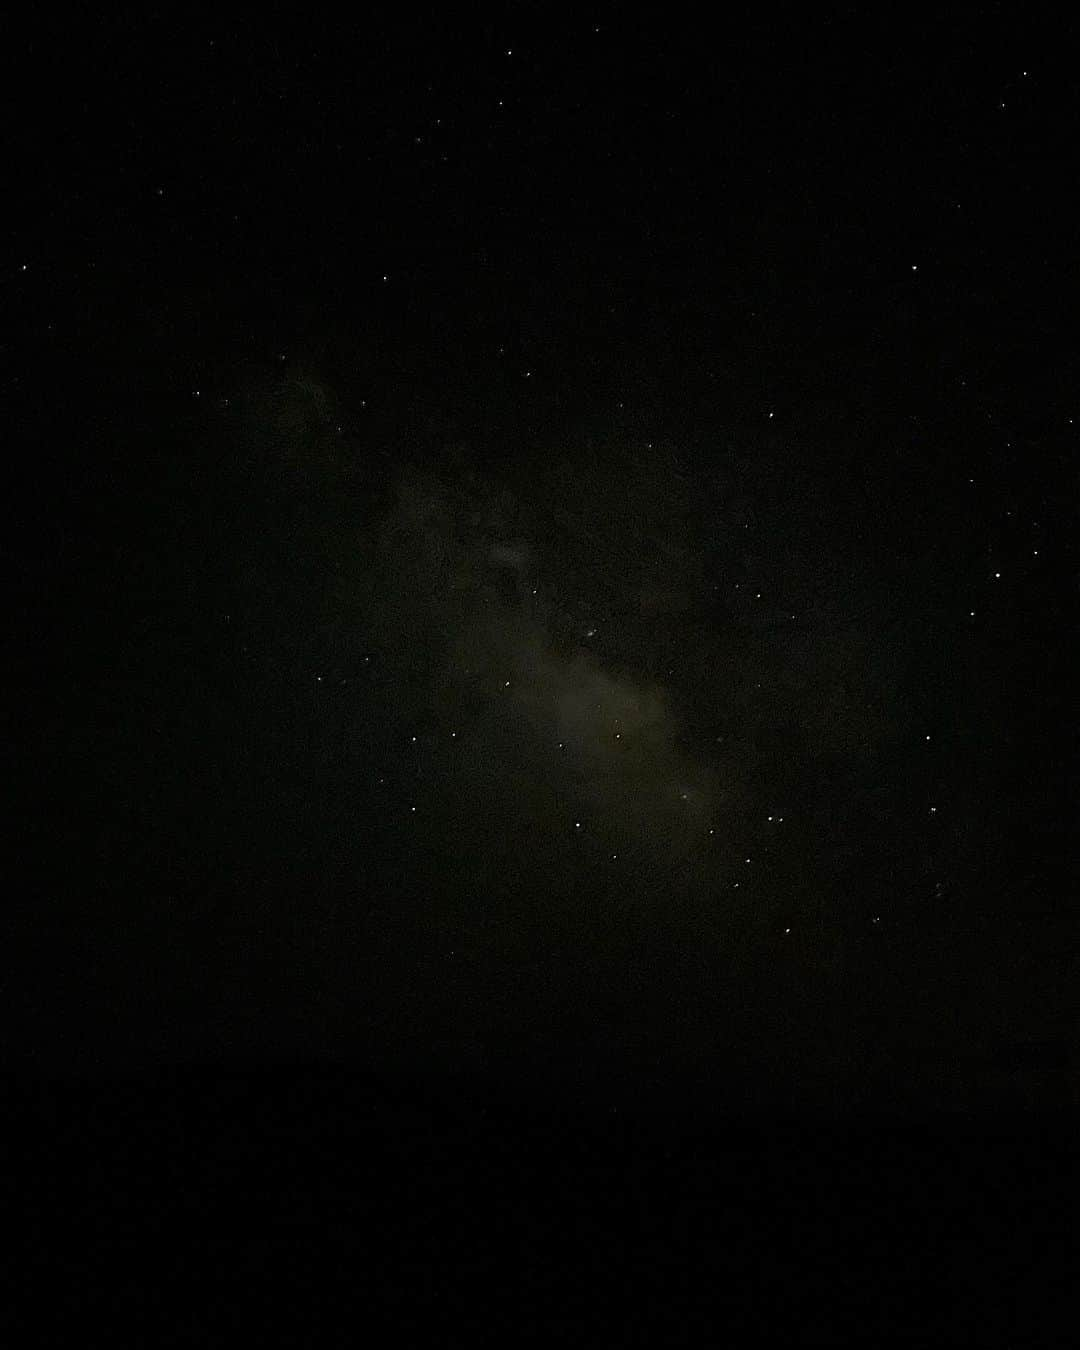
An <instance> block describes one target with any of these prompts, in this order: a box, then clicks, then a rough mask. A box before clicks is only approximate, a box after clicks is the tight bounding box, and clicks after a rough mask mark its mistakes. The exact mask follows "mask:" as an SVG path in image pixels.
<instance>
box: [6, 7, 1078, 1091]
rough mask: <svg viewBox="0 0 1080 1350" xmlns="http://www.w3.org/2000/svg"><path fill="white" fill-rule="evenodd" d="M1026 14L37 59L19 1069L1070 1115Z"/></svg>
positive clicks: (141, 23) (1068, 286) (1054, 428)
mask: <svg viewBox="0 0 1080 1350" xmlns="http://www.w3.org/2000/svg"><path fill="white" fill-rule="evenodd" d="M357 13H358V14H359V11H357ZM1002 13H1004V11H1003V10H999V9H998V8H997V7H994V8H992V9H991V8H990V7H988V13H987V14H984V15H983V17H982V18H981V19H979V20H978V21H976V22H974V23H969V22H968V20H969V17H970V16H967V15H964V16H960V15H959V13H958V15H957V17H956V19H955V21H949V20H947V19H941V20H938V21H937V23H936V25H930V26H927V25H925V24H922V23H918V24H916V23H912V24H911V25H910V26H909V25H907V24H906V23H905V22H904V21H903V20H902V19H901V18H899V17H897V18H896V19H895V20H888V19H886V18H885V17H884V16H883V15H878V14H877V13H876V12H874V11H873V10H872V7H871V8H868V9H867V10H866V15H865V18H856V17H853V16H852V14H851V12H849V11H847V10H841V11H838V12H837V13H836V14H835V15H833V16H832V17H827V16H824V15H823V14H821V13H819V12H818V10H817V9H815V10H814V13H813V15H812V16H811V15H807V16H804V18H803V19H802V20H801V21H800V22H799V23H796V24H795V26H794V27H789V28H786V29H784V30H783V31H782V32H781V31H779V29H778V21H777V22H776V23H774V21H773V18H769V17H768V16H765V15H763V17H762V18H761V20H760V21H758V20H756V19H749V18H746V17H745V16H744V17H743V18H742V19H738V18H736V19H731V20H727V19H725V20H724V23H725V24H728V25H729V26H728V27H727V28H726V29H725V28H723V27H722V26H721V27H720V28H717V29H716V30H714V31H713V32H712V33H710V34H708V35H706V34H705V33H704V32H703V31H701V30H700V29H698V28H697V27H695V26H694V25H692V24H688V23H687V22H685V21H681V20H677V19H674V18H672V17H670V16H669V15H668V14H667V13H666V12H662V11H660V10H656V11H654V12H653V13H652V14H651V15H646V16H645V17H641V16H639V15H638V14H637V13H636V12H634V13H633V14H632V13H631V11H630V9H624V10H618V9H616V8H614V7H610V6H599V7H596V6H594V7H592V8H591V9H590V8H589V7H585V8H580V9H575V10H573V11H572V12H571V13H570V14H569V16H567V15H563V16H562V17H559V18H553V17H552V16H551V15H550V14H548V13H546V12H545V13H542V12H541V11H540V9H539V8H535V9H534V8H533V7H531V6H524V5H523V6H516V7H508V8H507V9H506V11H505V12H503V13H502V15H501V17H497V18H496V17H492V18H488V19H485V20H483V21H480V20H477V19H475V18H466V17H463V16H462V15H451V14H447V13H443V12H442V11H441V10H439V11H436V12H435V13H434V14H417V15H415V16H413V17H408V16H405V15H398V16H396V17H392V18H388V17H383V18H380V19H374V20H373V19H370V18H369V17H367V16H366V13H365V15H364V16H363V17H354V18H343V19H339V20H338V21H337V26H335V25H334V24H329V23H326V22H315V21H314V20H310V19H309V18H308V17H307V16H306V15H305V14H298V15H297V16H296V18H295V21H294V22H292V23H289V22H285V21H276V22H275V23H274V24H273V25H272V26H267V25H264V24H263V23H262V22H260V23H258V24H257V25H255V26H244V25H242V24H240V23H233V22H223V23H222V24H221V25H220V26H217V25H215V24H213V23H209V24H202V23H199V22H196V21H195V20H191V21H189V22H186V23H178V24H177V25H176V26H170V24H168V23H167V22H165V21H164V20H162V19H161V18H160V17H145V16H143V15H142V14H141V13H139V14H136V15H134V16H132V15H128V16H126V17H124V18H123V19H119V18H118V19H115V20H114V19H112V18H110V17H108V16H106V17H104V18H97V17H95V18H93V19H92V20H84V21H83V24H82V26H81V27H79V26H78V25H76V27H74V28H71V27H66V26H65V27H64V28H63V29H62V30H61V27H60V25H59V23H57V25H56V26H55V27H53V28H51V29H50V28H49V27H48V25H47V22H45V21H43V22H42V24H41V25H39V27H38V28H37V29H36V30H35V31H33V32H28V33H27V34H25V35H20V36H18V37H17V38H15V39H13V40H12V41H11V42H10V43H9V44H8V50H7V53H6V56H5V61H6V62H7V63H10V65H11V69H10V71H9V79H10V78H17V86H18V87H19V88H21V89H22V90H23V91H24V93H23V94H22V96H21V97H22V100H23V109H22V113H21V115H19V116H17V117H14V118H13V119H9V124H8V126H7V127H6V128H5V133H4V135H5V143H6V147H7V162H8V171H7V174H6V175H5V176H6V179H7V180H8V189H9V193H8V200H7V207H6V210H5V213H4V240H5V247H4V250H3V254H4V259H3V264H2V277H0V285H2V291H0V296H2V304H3V312H4V317H5V329H6V337H5V339H4V346H3V352H2V355H3V371H2V379H3V391H4V392H3V398H4V406H5V409H6V416H5V421H6V422H7V424H8V426H9V428H12V427H14V428H17V432H16V435H17V436H18V437H19V438H20V441H19V444H20V445H21V446H22V447H23V448H21V449H20V450H19V451H18V453H17V454H13V455H11V456H10V457H8V459H9V472H11V475H12V477H11V488H10V492H9V497H10V504H11V508H12V511H11V513H12V515H13V517H14V527H13V529H12V530H11V531H9V537H8V545H9V570H12V571H13V572H14V574H15V581H16V590H17V597H16V602H15V604H14V605H13V606H12V612H11V614H10V617H9V639H11V648H12V652H13V655H12V657H11V659H10V662H9V670H10V671H11V679H12V690H13V691H12V693H11V694H10V695H9V704H8V710H9V714H10V720H11V723H12V726H11V731H10V736H9V742H10V747H11V748H10V756H11V759H10V762H11V763H12V764H13V767H14V774H13V776H14V779H15V786H16V792H15V803H14V811H13V813H12V815H13V822H14V824H15V826H16V846H15V848H16V856H17V864H16V865H15V866H14V867H13V868H12V869H11V870H12V874H13V875H16V874H17V875H18V877H19V880H18V883H17V885H15V886H14V887H13V889H12V891H11V892H10V893H9V894H8V897H7V899H6V901H5V908H6V911H7V925H6V933H7V936H6V939H5V948H6V953H7V957H8V960H7V961H5V966H8V967H9V974H8V977H7V978H6V980H5V1000H4V1001H5V1004H6V1005H7V1008H8V1011H7V1013H6V1014H5V1018H4V1040H5V1059H6V1060H7V1061H8V1062H9V1063H11V1064H13V1065H15V1066H16V1067H17V1068H19V1070H20V1072H22V1071H32V1072H34V1073H45V1074H55V1073H61V1074H70V1073H75V1074H77V1075H82V1076H85V1075H87V1074H90V1075H91V1076H92V1075H94V1074H99V1073H112V1072H118V1071H124V1072H128V1071H130V1070H132V1069H134V1070H138V1071H142V1070H144V1069H147V1068H153V1069H155V1070H158V1069H160V1068H161V1066H167V1065H198V1066H208V1067H213V1066H226V1067H227V1066H230V1065H239V1066H256V1065H270V1066H273V1065H278V1064H297V1063H300V1064H308V1065H310V1064H315V1065H333V1066H345V1067H347V1068H348V1069H349V1071H350V1072H361V1073H372V1074H384V1075H385V1074H393V1075H398V1076H401V1075H404V1076H405V1077H410V1076H411V1077H412V1078H413V1079H414V1080H415V1081H417V1082H420V1083H426V1084H432V1083H439V1084H444V1083H449V1084H451V1085H454V1084H461V1085H462V1087H461V1091H462V1092H465V1091H466V1090H468V1091H470V1092H472V1091H475V1090H476V1085H477V1084H478V1083H498V1084H504V1085H505V1084H511V1083H512V1084H514V1085H515V1086H514V1091H515V1092H522V1093H524V1094H525V1095H526V1096H528V1095H529V1094H530V1093H532V1094H534V1096H535V1097H536V1099H538V1100H543V1101H544V1102H548V1103H550V1102H551V1101H553V1100H559V1099H565V1098H567V1097H568V1096H569V1097H572V1098H574V1099H575V1100H576V1099H578V1098H580V1097H581V1095H582V1094H585V1095H587V1094H589V1093H592V1094H593V1095H594V1096H595V1098H596V1099H597V1100H598V1101H601V1102H607V1101H611V1102H616V1101H618V1102H620V1103H622V1102H625V1101H627V1100H635V1099H645V1098H648V1099H658V1100H660V1101H663V1102H668V1103H670V1102H675V1101H682V1100H684V1098H685V1096H686V1094H689V1096H690V1097H691V1098H693V1097H694V1094H695V1093H698V1094H700V1093H702V1092H707V1093H708V1094H709V1097H710V1099H711V1100H713V1101H714V1102H719V1103H721V1104H722V1107H723V1109H725V1110H730V1111H731V1112H733V1113H735V1114H738V1113H739V1112H741V1111H744V1110H759V1109H762V1108H765V1109H771V1108H772V1107H775V1108H776V1109H777V1110H783V1111H788V1112H790V1111H794V1112H796V1113H801V1112H814V1113H816V1112H821V1111H824V1112H826V1113H830V1112H832V1113H835V1112H840V1113H841V1114H843V1113H845V1112H849V1111H850V1112H857V1111H860V1110H862V1109H867V1110H871V1111H884V1112H885V1113H886V1114H889V1113H895V1114H896V1115H898V1116H899V1115H903V1114H906V1113H911V1112H913V1111H914V1112H916V1113H918V1112H920V1111H930V1112H935V1111H942V1110H944V1111H960V1112H966V1113H980V1112H982V1113H994V1112H998V1111H1006V1112H1010V1111H1019V1112H1025V1111H1026V1112H1030V1111H1040V1110H1043V1109H1044V1108H1045V1109H1053V1110H1057V1109H1060V1108H1064V1107H1065V1106H1066V1105H1067V1104H1068V1103H1069V1102H1072V1103H1073V1104H1075V1087H1074V1086H1073V1084H1074V1081H1075V1066H1076V1058H1075V1024H1074V1020H1073V1013H1072V1012H1071V1011H1070V1009H1071V1008H1072V1006H1073V1005H1072V999H1071V997H1070V991H1071V988H1072V984H1073V976H1074V973H1075V967H1074V959H1075V955H1076V937H1077V927H1076V918H1075V914H1076V911H1075V903H1074V901H1073V900H1072V899H1070V896H1073V895H1074V894H1075V889H1074V887H1075V876H1074V875H1073V866H1072V864H1073V857H1074V852H1073V843H1072V840H1073V825H1074V821H1075V793H1074V792H1073V791H1072V783H1073V781H1074V780H1073V779H1072V775H1071V765H1072V760H1073V758H1074V752H1075V738H1074V722H1075V702H1074V699H1073V697H1071V696H1070V684H1071V679H1070V674H1071V669H1072V667H1071V664H1070V663H1069V662H1068V661H1067V659H1066V651H1067V648H1068V645H1069V641H1070V638H1071V637H1072V636H1074V633H1073V630H1074V629H1075V608H1074V605H1075V596H1076V551H1075V550H1076V505H1077V486H1078V482H1077V475H1076V460H1075V455H1076V446H1077V437H1078V435H1080V424H1074V419H1080V402H1078V401H1077V377H1078V375H1080V345H1078V342H1077V336H1076V328H1075V313H1076V311H1075V298H1076V281H1077V274H1076V273H1077V258H1078V256H1080V253H1078V243H1080V241H1078V239H1077V230H1076V217H1075V211H1074V208H1073V207H1072V206H1071V205H1070V204H1069V203H1070V196H1071V192H1072V187H1073V181H1072V180H1073V179H1074V177H1075V146H1076V137H1077V132H1078V130H1080V127H1078V108H1080V102H1078V94H1080V89H1078V86H1077V83H1076V80H1075V72H1074V71H1073V70H1072V69H1070V68H1068V67H1067V66H1066V65H1065V64H1064V62H1063V61H1062V59H1061V53H1062V51H1063V50H1064V49H1066V48H1067V47H1068V45H1069V44H1068V42H1067V40H1066V39H1067V37H1068V35H1067V34H1065V33H1064V32H1063V31H1062V32H1057V31H1049V30H1038V29H1037V28H1036V27H1035V26H1034V25H1032V24H1029V23H1027V22H1026V21H1025V20H1023V19H1021V18H1020V17H1018V15H1019V13H1020V11H1019V10H1017V11H1015V12H1013V15H1012V17H1011V18H1002V17H1001V14H1002ZM988 15H989V16H988ZM893 23H895V24H898V25H899V27H898V28H897V27H891V26H890V25H891V24H893ZM16 71H17V72H18V75H17V77H16V75H15V72H16ZM440 1090H441V1089H440ZM450 1090H451V1091H453V1090H456V1089H453V1088H451V1089H450Z"/></svg>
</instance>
